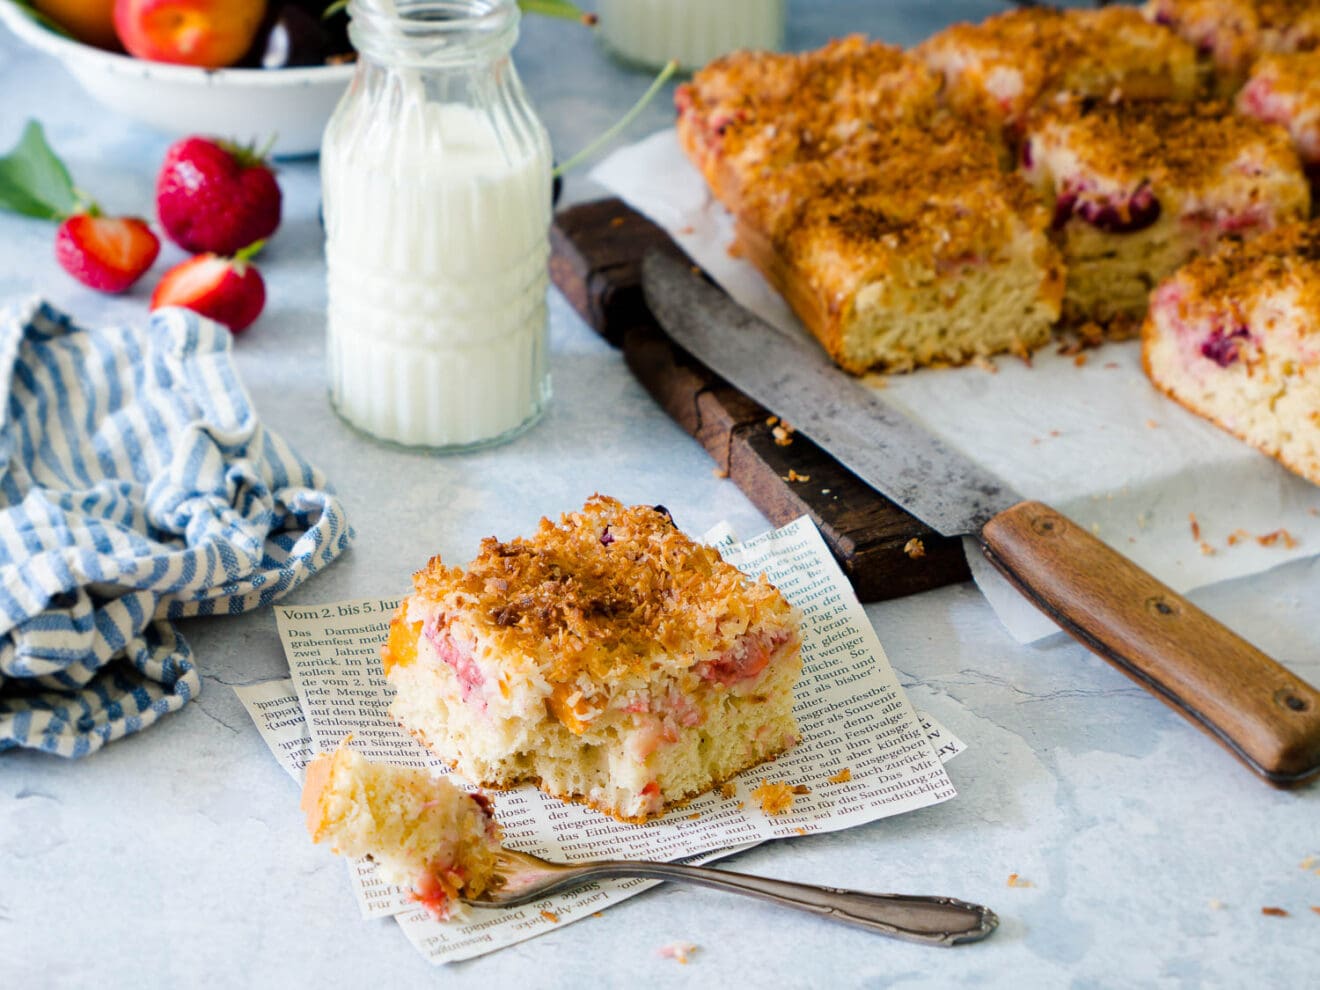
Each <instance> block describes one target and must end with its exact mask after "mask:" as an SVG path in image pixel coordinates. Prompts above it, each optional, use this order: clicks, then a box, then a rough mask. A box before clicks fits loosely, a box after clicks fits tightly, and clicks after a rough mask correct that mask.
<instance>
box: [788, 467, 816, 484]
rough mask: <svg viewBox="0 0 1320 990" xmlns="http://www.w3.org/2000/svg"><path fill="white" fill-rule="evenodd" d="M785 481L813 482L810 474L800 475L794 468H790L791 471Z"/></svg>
mask: <svg viewBox="0 0 1320 990" xmlns="http://www.w3.org/2000/svg"><path fill="white" fill-rule="evenodd" d="M784 480H785V481H810V480H811V475H809V474H798V473H797V472H796V471H794V470H793V469H792V468H789V469H788V474H786V475H784Z"/></svg>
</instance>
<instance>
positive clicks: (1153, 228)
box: [1021, 100, 1310, 336]
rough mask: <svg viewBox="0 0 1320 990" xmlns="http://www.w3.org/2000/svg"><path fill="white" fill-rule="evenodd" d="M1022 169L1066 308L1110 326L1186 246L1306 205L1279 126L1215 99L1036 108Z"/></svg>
mask: <svg viewBox="0 0 1320 990" xmlns="http://www.w3.org/2000/svg"><path fill="white" fill-rule="evenodd" d="M1021 170H1022V174H1023V175H1024V176H1026V178H1027V180H1028V181H1029V182H1031V184H1032V185H1033V186H1035V187H1036V188H1037V190H1039V192H1040V194H1041V195H1042V196H1043V197H1044V198H1045V199H1046V202H1047V203H1049V204H1051V209H1052V210H1053V224H1052V225H1053V227H1054V230H1055V235H1056V237H1057V238H1058V241H1059V244H1060V247H1061V249H1062V251H1063V259H1064V264H1065V265H1066V267H1067V272H1068V275H1067V291H1066V294H1065V296H1064V318H1065V319H1066V320H1068V321H1071V322H1087V321H1095V322H1098V323H1100V324H1105V323H1110V324H1112V326H1111V329H1112V330H1114V331H1115V332H1116V333H1115V335H1119V336H1121V335H1122V332H1123V329H1124V328H1126V327H1132V326H1135V321H1137V320H1139V319H1140V318H1141V316H1142V315H1143V314H1144V312H1145V308H1146V301H1147V296H1148V295H1149V293H1150V290H1151V288H1152V286H1153V285H1154V284H1155V283H1156V282H1157V281H1159V280H1160V279H1162V278H1164V277H1165V276H1167V275H1169V274H1171V273H1172V272H1174V271H1175V270H1176V269H1177V268H1178V267H1179V266H1180V265H1182V264H1184V263H1185V262H1187V261H1188V260H1190V259H1191V258H1192V257H1194V256H1196V255H1197V254H1203V253H1206V252H1208V251H1210V250H1212V249H1213V248H1214V247H1215V245H1216V244H1217V243H1218V242H1219V241H1220V240H1221V239H1223V238H1224V237H1228V236H1235V237H1240V236H1246V235H1249V234H1252V233H1257V232H1260V231H1263V230H1269V229H1271V228H1273V227H1277V226H1279V225H1280V224H1283V223H1287V222H1289V221H1293V220H1300V219H1303V218H1305V217H1306V216H1307V214H1308V211H1309V209H1310V192H1309V188H1308V186H1307V182H1306V178H1305V175H1304V174H1303V172H1302V169H1301V164H1300V162H1299V161H1298V159H1297V154H1296V152H1295V151H1294V150H1293V148H1292V145H1291V142H1290V141H1289V139H1288V136H1287V134H1286V133H1285V132H1284V131H1283V129H1282V128H1279V127H1276V126H1274V125H1270V124H1262V123H1261V122H1260V121H1257V120H1252V119H1250V118H1244V117H1241V116H1238V115H1234V114H1231V113H1229V112H1228V111H1227V108H1226V107H1224V106H1223V105H1221V104H1214V103H1211V104H1182V103H1124V104H1110V103H1107V102H1103V101H1086V100H1070V101H1067V102H1065V103H1062V104H1058V105H1054V106H1051V107H1048V108H1043V109H1041V110H1039V111H1037V112H1036V113H1034V114H1033V115H1032V117H1031V119H1030V121H1029V123H1028V126H1027V131H1026V134H1025V137H1024V141H1023V144H1022V149H1021Z"/></svg>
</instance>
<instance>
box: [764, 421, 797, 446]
mask: <svg viewBox="0 0 1320 990" xmlns="http://www.w3.org/2000/svg"><path fill="white" fill-rule="evenodd" d="M795 432H797V431H796V430H794V429H793V427H792V426H790V425H789V424H788V422H787V421H785V420H782V419H781V420H780V421H779V425H778V426H776V427H774V429H772V430H771V431H770V435H771V436H772V437H774V438H775V446H776V447H787V446H788V445H789V444H790V443H792V442H793V434H794V433H795Z"/></svg>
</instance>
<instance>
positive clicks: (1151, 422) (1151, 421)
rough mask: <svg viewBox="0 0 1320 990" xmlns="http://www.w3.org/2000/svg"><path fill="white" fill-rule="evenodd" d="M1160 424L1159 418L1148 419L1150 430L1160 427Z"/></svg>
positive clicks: (1147, 427) (1147, 423)
mask: <svg viewBox="0 0 1320 990" xmlns="http://www.w3.org/2000/svg"><path fill="white" fill-rule="evenodd" d="M1159 426H1160V424H1159V421H1158V420H1154V419H1148V420H1146V429H1148V430H1157V429H1159Z"/></svg>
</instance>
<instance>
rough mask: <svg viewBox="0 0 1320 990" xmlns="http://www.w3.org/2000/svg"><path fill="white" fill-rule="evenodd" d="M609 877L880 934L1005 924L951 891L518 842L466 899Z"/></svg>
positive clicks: (937, 938) (970, 935) (918, 935)
mask: <svg viewBox="0 0 1320 990" xmlns="http://www.w3.org/2000/svg"><path fill="white" fill-rule="evenodd" d="M610 877H615V878H619V877H642V878H645V879H648V880H675V881H677V882H679V883H690V884H695V885H696V886H698V887H710V888H713V889H715V890H725V891H730V892H732V893H735V894H746V895H747V896H749V897H757V898H760V899H761V900H765V901H773V902H774V903H775V904H782V905H783V906H784V907H791V908H797V909H798V910H799V911H806V912H808V913H810V914H814V915H817V916H819V917H822V918H829V919H831V920H833V921H841V922H843V923H844V924H848V925H855V926H857V927H858V928H865V929H866V930H867V931H872V932H876V933H878V934H880V935H889V936H891V937H893V938H901V939H904V940H906V941H909V942H919V943H922V944H924V945H946V946H947V945H958V944H960V943H963V942H979V941H980V940H981V939H983V938H985V937H986V936H987V935H989V934H990V933H991V932H993V931H994V930H995V928H996V926H998V924H999V918H998V917H996V916H995V913H994V912H993V911H991V910H990V909H989V908H987V907H982V906H981V905H979V904H968V903H967V902H966V901H960V900H957V899H955V898H952V897H916V896H912V895H909V894H867V893H862V892H861V891H856V890H840V889H839V888H837V887H817V886H814V885H812V884H805V883H790V882H789V881H787V880H772V879H769V878H767V877H753V876H747V875H746V874H743V873H731V872H729V871H727V870H712V869H709V868H706V867H701V866H684V865H682V864H680V863H653V862H648V861H646V860H629V859H611V860H597V861H595V862H587V863H551V862H549V861H547V860H544V859H540V858H539V857H536V856H533V855H531V854H530V853H525V852H517V851H515V850H512V849H502V850H501V851H500V854H499V859H498V862H497V864H496V872H495V877H494V880H493V882H492V883H491V886H490V888H489V889H487V890H486V891H485V893H483V894H482V895H481V896H480V897H469V898H464V902H465V903H467V904H471V905H473V906H475V907H517V906H518V905H520V904H529V903H531V902H532V901H537V900H540V899H541V898H543V897H548V896H550V895H551V894H556V893H559V892H560V891H564V890H568V889H570V888H573V887H580V886H582V885H583V884H585V883H587V882H588V881H591V880H604V879H607V878H610Z"/></svg>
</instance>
